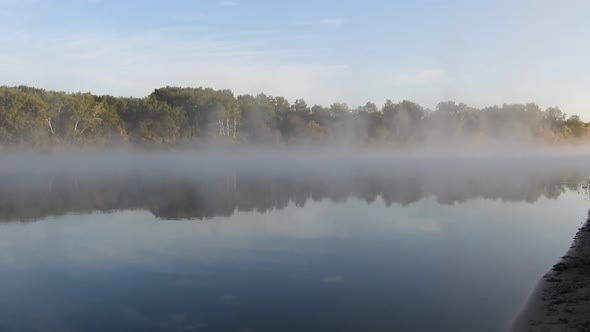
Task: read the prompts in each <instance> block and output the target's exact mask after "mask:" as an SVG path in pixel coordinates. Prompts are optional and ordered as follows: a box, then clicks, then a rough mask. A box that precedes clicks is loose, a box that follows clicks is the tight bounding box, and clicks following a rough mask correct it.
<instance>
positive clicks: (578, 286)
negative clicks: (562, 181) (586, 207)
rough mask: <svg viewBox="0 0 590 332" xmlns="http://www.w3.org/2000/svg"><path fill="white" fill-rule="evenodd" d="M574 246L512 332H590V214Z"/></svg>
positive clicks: (539, 288) (542, 284)
mask: <svg viewBox="0 0 590 332" xmlns="http://www.w3.org/2000/svg"><path fill="white" fill-rule="evenodd" d="M588 214H589V218H588V220H589V221H587V222H586V224H585V225H584V226H583V227H582V228H580V229H578V232H577V233H576V236H575V238H574V242H573V244H572V246H571V247H570V249H569V251H568V252H567V254H566V255H565V256H563V257H562V258H561V261H560V262H559V263H557V264H555V265H554V266H553V268H552V269H551V271H549V272H548V273H547V274H545V276H543V278H542V279H541V281H540V282H539V285H538V286H537V288H536V289H535V291H534V292H533V294H532V295H531V298H530V299H529V302H528V304H527V306H526V307H525V308H524V310H523V312H522V313H521V314H520V316H519V317H518V318H517V319H516V321H515V323H514V325H513V328H512V330H513V331H515V332H520V331H588V332H590V211H589V212H588Z"/></svg>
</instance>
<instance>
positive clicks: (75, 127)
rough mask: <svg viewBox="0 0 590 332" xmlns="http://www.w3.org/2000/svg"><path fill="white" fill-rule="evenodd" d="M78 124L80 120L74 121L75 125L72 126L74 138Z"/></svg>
mask: <svg viewBox="0 0 590 332" xmlns="http://www.w3.org/2000/svg"><path fill="white" fill-rule="evenodd" d="M78 123H80V120H76V125H75V126H74V136H76V133H77V132H78Z"/></svg>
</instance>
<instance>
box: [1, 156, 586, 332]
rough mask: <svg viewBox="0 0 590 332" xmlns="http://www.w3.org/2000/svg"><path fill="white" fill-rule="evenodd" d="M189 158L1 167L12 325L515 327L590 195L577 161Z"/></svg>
mask: <svg viewBox="0 0 590 332" xmlns="http://www.w3.org/2000/svg"><path fill="white" fill-rule="evenodd" d="M449 163H450V162H449ZM33 164H35V163H33ZM173 164H174V163H171V164H166V165H169V166H167V167H164V166H162V165H160V166H158V167H154V168H149V169H147V168H141V167H129V164H126V166H125V167H122V168H107V169H106V170H104V169H103V171H97V170H96V169H94V170H92V171H88V172H85V171H80V169H84V168H83V167H81V168H78V166H77V168H76V171H73V170H74V169H73V168H71V169H63V168H61V167H54V166H55V165H53V166H48V167H47V169H45V171H43V172H37V171H33V168H31V166H30V165H29V166H27V167H28V168H27V167H22V168H17V169H15V168H6V169H4V170H2V169H1V168H0V175H2V178H1V179H2V180H1V182H2V186H1V187H0V220H1V223H0V331H298V332H299V331H501V330H504V329H506V327H507V326H509V325H510V323H511V320H512V319H513V318H514V316H515V315H516V313H517V312H518V310H520V309H521V307H522V305H523V304H524V302H525V301H526V298H527V296H528V295H529V293H530V291H531V290H532V289H533V287H534V286H535V283H536V281H537V280H538V279H539V277H540V276H541V275H542V274H543V273H544V272H545V271H546V270H548V269H549V268H550V267H551V265H552V264H553V263H555V262H556V261H557V259H558V258H559V257H560V255H561V254H562V253H563V252H565V250H566V249H567V248H568V246H569V243H570V241H571V238H572V235H573V234H574V233H575V230H576V228H577V227H578V226H579V224H580V222H581V221H582V220H583V218H584V216H585V211H586V210H587V208H588V207H589V206H590V204H589V203H588V202H586V201H584V197H585V195H584V193H583V192H579V190H580V186H579V184H580V183H581V182H582V181H584V180H586V179H587V177H586V176H587V174H585V171H584V169H583V167H571V164H568V163H565V164H551V163H545V162H544V163H542V166H539V167H531V165H530V164H529V163H528V162H527V163H521V164H519V163H516V164H515V163H509V164H505V163H500V164H499V165H504V166H498V165H490V163H489V162H482V161H478V162H475V163H473V164H469V165H467V166H465V165H464V166H461V167H457V166H454V167H451V166H453V165H455V164H453V163H450V164H445V165H436V167H432V165H430V164H429V163H426V165H425V164H424V163H420V165H422V166H417V165H416V164H407V163H406V164H403V165H402V164H399V163H398V164H395V165H379V167H367V168H363V167H359V165H356V166H355V167H344V168H338V167H335V166H334V165H333V164H323V165H319V166H317V167H314V168H309V169H303V170H302V169H300V170H298V171H296V170H295V169H289V170H285V169H284V170H283V171H276V169H274V170H273V169H270V168H268V169H264V170H262V171H261V170H260V169H259V168H257V167H256V165H249V166H248V167H246V166H243V165H242V167H241V168H240V167H234V168H224V169H222V170H214V171H212V170H209V171H207V172H198V171H196V169H198V167H197V168H195V169H192V168H191V167H187V168H186V169H184V168H183V169H182V170H180V169H179V168H178V167H176V168H174V167H173V166H171V165H173ZM536 164H537V165H540V164H539V163H536ZM197 165H198V162H197ZM564 165H566V166H564ZM568 165H569V166H568ZM253 169H257V171H253ZM163 170H165V171H163Z"/></svg>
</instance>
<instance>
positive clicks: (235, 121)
mask: <svg viewBox="0 0 590 332" xmlns="http://www.w3.org/2000/svg"><path fill="white" fill-rule="evenodd" d="M237 128H238V120H237V119H236V116H235V115H234V138H236V132H237V130H238V129H237Z"/></svg>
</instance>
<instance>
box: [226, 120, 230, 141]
mask: <svg viewBox="0 0 590 332" xmlns="http://www.w3.org/2000/svg"><path fill="white" fill-rule="evenodd" d="M225 127H226V128H227V137H229V136H230V134H229V118H227V119H225Z"/></svg>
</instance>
